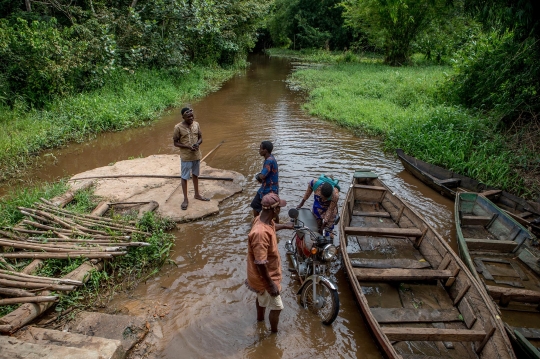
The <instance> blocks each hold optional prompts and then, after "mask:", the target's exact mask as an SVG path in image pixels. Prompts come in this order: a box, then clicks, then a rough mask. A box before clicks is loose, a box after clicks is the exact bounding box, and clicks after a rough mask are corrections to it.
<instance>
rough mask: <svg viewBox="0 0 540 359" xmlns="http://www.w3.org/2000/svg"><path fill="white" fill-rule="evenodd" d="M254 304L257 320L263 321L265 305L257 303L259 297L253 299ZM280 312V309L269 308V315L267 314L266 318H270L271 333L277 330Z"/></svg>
mask: <svg viewBox="0 0 540 359" xmlns="http://www.w3.org/2000/svg"><path fill="white" fill-rule="evenodd" d="M255 305H256V306H257V321H258V322H262V321H264V313H265V311H266V308H265V307H261V306H260V305H259V299H255ZM280 314H281V310H271V311H270V315H269V316H268V319H270V330H271V331H272V333H277V332H278V324H279V315H280Z"/></svg>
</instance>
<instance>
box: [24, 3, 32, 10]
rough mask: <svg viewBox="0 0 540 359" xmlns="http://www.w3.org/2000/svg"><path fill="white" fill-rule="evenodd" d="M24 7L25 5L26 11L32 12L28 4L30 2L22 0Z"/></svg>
mask: <svg viewBox="0 0 540 359" xmlns="http://www.w3.org/2000/svg"><path fill="white" fill-rule="evenodd" d="M24 5H26V11H28V12H32V5H31V4H30V0H24Z"/></svg>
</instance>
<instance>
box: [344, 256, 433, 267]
mask: <svg viewBox="0 0 540 359" xmlns="http://www.w3.org/2000/svg"><path fill="white" fill-rule="evenodd" d="M351 264H352V266H353V267H357V268H406V269H422V268H430V267H431V265H430V264H429V263H428V262H427V261H425V260H424V261H419V260H416V259H406V258H390V259H371V258H355V259H351Z"/></svg>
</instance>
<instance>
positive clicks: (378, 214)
mask: <svg viewBox="0 0 540 359" xmlns="http://www.w3.org/2000/svg"><path fill="white" fill-rule="evenodd" d="M352 214H353V216H362V217H382V218H390V217H391V216H390V213H388V212H362V211H353V213H352Z"/></svg>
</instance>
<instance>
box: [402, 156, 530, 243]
mask: <svg viewBox="0 0 540 359" xmlns="http://www.w3.org/2000/svg"><path fill="white" fill-rule="evenodd" d="M396 152H397V155H398V157H399V159H400V160H401V162H402V163H403V166H404V167H405V169H406V170H408V171H409V172H411V173H412V174H413V175H414V176H415V177H417V178H418V179H420V180H421V181H422V182H424V183H425V184H427V185H428V186H430V187H431V188H433V189H435V190H436V191H437V192H439V193H441V194H442V195H444V196H446V197H448V198H450V199H452V200H454V199H455V196H456V192H458V191H461V192H465V191H466V192H479V193H482V194H483V195H484V196H486V197H487V198H489V199H490V200H491V201H492V202H493V203H495V204H496V205H497V206H498V207H500V208H502V209H503V210H505V211H506V212H508V213H509V214H510V215H511V216H512V217H513V218H514V219H515V220H516V221H518V222H519V223H521V224H522V225H524V226H526V227H528V229H529V230H531V231H532V232H533V233H536V234H537V235H540V202H534V201H527V200H525V199H523V198H521V197H518V196H515V195H513V194H511V193H508V192H505V191H501V190H497V189H496V188H494V187H491V186H487V185H486V184H484V183H482V182H480V181H477V180H474V179H472V178H469V177H466V176H463V175H460V174H458V173H455V172H452V171H449V170H447V169H445V168H442V167H439V166H435V165H432V164H430V163H427V162H424V161H421V160H419V159H417V158H415V157H412V156H409V155H406V154H405V153H404V152H403V151H402V150H401V149H397V150H396Z"/></svg>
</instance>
